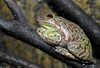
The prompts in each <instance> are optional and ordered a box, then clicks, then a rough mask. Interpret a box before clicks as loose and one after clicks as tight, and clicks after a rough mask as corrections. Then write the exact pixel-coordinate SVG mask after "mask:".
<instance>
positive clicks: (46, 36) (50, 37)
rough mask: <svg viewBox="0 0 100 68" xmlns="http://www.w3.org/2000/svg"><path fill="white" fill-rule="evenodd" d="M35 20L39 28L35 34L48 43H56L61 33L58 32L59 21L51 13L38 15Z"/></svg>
mask: <svg viewBox="0 0 100 68" xmlns="http://www.w3.org/2000/svg"><path fill="white" fill-rule="evenodd" d="M37 21H38V22H39V23H38V24H39V25H40V28H38V30H37V34H38V35H39V36H40V37H41V38H42V39H43V40H45V41H46V42H48V43H50V44H58V43H59V42H60V41H61V34H60V32H59V29H60V27H59V26H58V25H59V22H58V21H57V19H56V17H55V15H54V14H52V13H48V14H45V15H44V16H39V17H38V19H37Z"/></svg>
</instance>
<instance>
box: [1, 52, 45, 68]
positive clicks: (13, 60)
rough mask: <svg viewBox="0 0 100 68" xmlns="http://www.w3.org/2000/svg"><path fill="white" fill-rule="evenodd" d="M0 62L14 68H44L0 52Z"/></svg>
mask: <svg viewBox="0 0 100 68" xmlns="http://www.w3.org/2000/svg"><path fill="white" fill-rule="evenodd" d="M0 61H2V62H6V63H9V64H10V65H12V66H16V67H18V66H19V67H23V68H44V67H42V66H39V65H37V64H35V63H32V62H29V61H26V60H24V59H22V58H19V57H16V56H12V55H9V54H6V53H4V52H2V51H0Z"/></svg>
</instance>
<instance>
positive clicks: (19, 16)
mask: <svg viewBox="0 0 100 68" xmlns="http://www.w3.org/2000/svg"><path fill="white" fill-rule="evenodd" d="M4 1H5V2H6V4H7V6H8V7H9V9H10V10H11V12H12V14H13V16H14V19H15V20H19V21H23V20H25V17H24V14H23V13H22V11H21V9H20V8H19V7H18V5H17V3H16V2H15V0H4Z"/></svg>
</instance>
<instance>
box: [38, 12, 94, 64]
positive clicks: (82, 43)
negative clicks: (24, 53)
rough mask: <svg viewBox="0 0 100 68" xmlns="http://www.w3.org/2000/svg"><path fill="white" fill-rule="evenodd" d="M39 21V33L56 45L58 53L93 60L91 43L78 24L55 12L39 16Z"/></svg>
mask: <svg viewBox="0 0 100 68" xmlns="http://www.w3.org/2000/svg"><path fill="white" fill-rule="evenodd" d="M37 21H38V22H39V23H38V24H39V25H40V27H39V28H38V29H37V34H38V35H39V36H40V37H41V38H42V39H43V40H44V41H45V42H47V43H49V44H52V45H55V51H56V52H57V53H59V54H61V55H64V56H66V57H67V58H71V59H75V60H78V61H82V62H84V63H90V62H93V57H92V47H91V43H90V41H89V39H88V37H87V36H86V34H85V33H84V31H83V30H82V29H81V28H80V27H79V26H78V25H77V24H75V23H74V22H71V21H69V20H66V19H65V18H63V17H60V16H55V15H54V14H53V13H47V14H45V15H44V16H39V17H38V18H37Z"/></svg>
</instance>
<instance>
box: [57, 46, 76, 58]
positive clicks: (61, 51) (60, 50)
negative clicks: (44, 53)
mask: <svg viewBox="0 0 100 68" xmlns="http://www.w3.org/2000/svg"><path fill="white" fill-rule="evenodd" d="M55 48H56V49H55V51H56V52H57V53H59V54H61V55H64V56H66V57H68V58H72V59H76V58H75V57H74V56H73V55H72V54H71V53H69V52H68V50H67V49H65V48H62V47H60V46H56V47H55Z"/></svg>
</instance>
